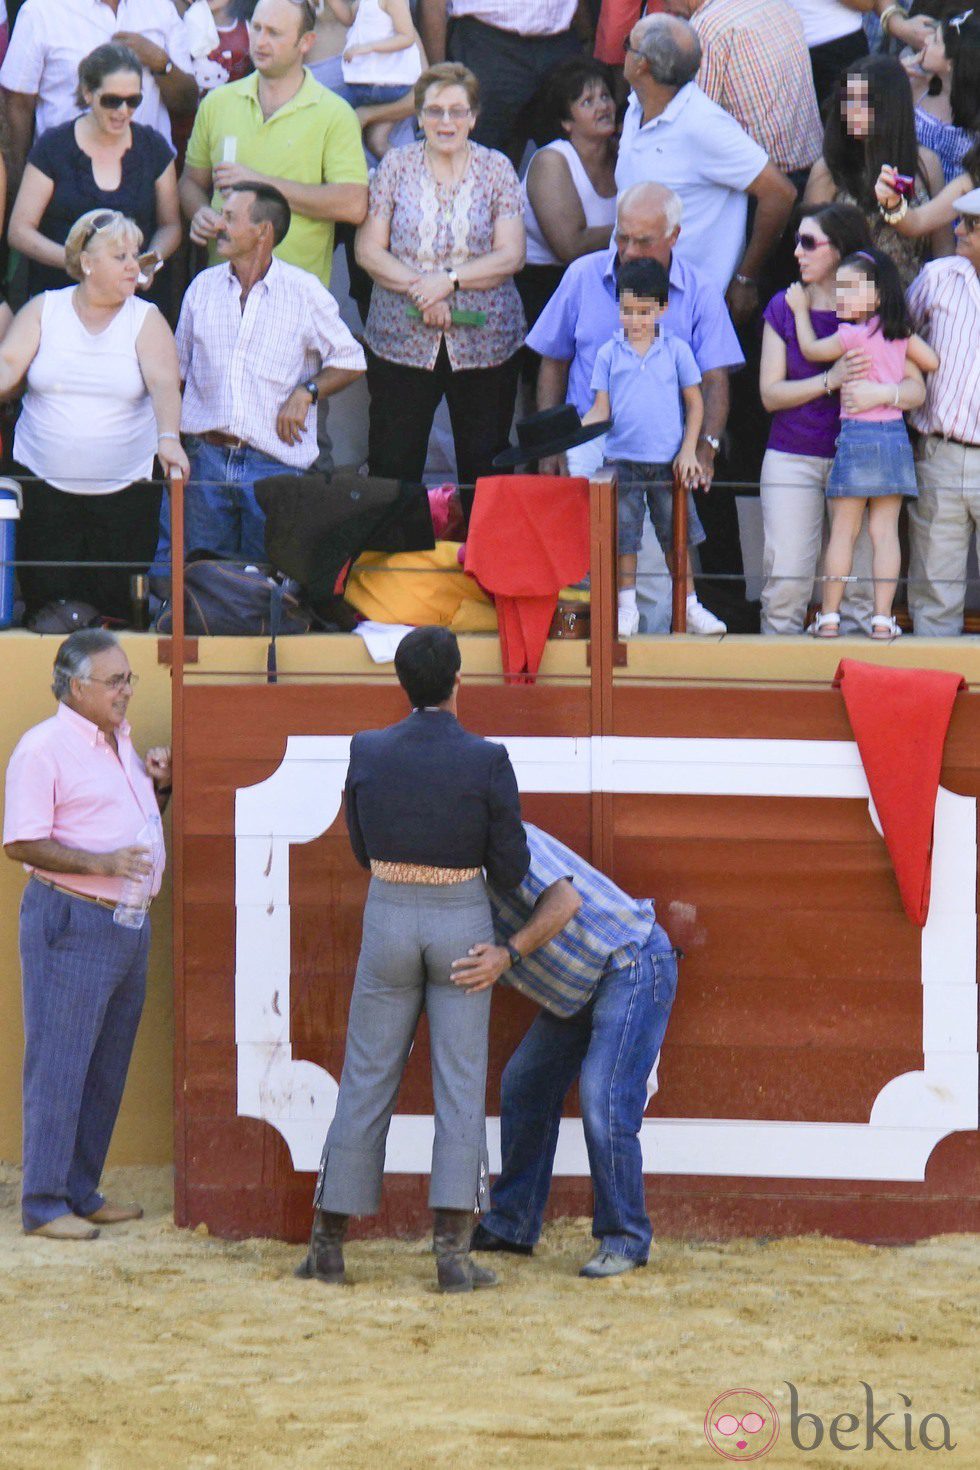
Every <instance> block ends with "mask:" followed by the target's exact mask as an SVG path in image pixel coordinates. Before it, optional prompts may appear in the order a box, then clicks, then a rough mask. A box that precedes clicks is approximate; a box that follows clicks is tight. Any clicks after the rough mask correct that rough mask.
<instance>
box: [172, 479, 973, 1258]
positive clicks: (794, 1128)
mask: <svg viewBox="0 0 980 1470" xmlns="http://www.w3.org/2000/svg"><path fill="white" fill-rule="evenodd" d="M591 500H592V505H591V528H592V538H593V546H592V629H591V631H592V640H591V647H590V650H589V653H590V660H589V668H588V676H587V679H586V680H584V681H583V680H574V679H571V680H568V681H561V682H551V681H549V680H547V679H543V680H541V681H540V682H539V683H538V684H536V685H533V686H529V685H505V684H504V683H503V682H486V681H479V680H477V681H473V680H467V681H466V682H465V683H464V689H463V694H462V699H461V713H462V717H463V719H464V722H465V723H466V724H467V726H468V727H470V728H472V729H474V730H477V731H479V732H480V733H482V734H485V735H489V736H494V737H499V738H504V739H506V740H507V742H508V745H509V748H510V750H511V754H512V757H513V759H514V761H515V766H516V768H517V770H518V773H519V779H520V781H521V785H522V802H523V805H524V810H525V814H526V816H527V818H528V820H531V821H534V822H537V823H538V824H539V825H541V826H543V827H545V828H547V829H548V830H550V831H553V832H554V833H555V835H556V836H558V837H559V838H560V839H562V840H563V841H565V842H567V843H569V844H570V845H571V846H573V847H575V848H576V849H577V850H579V851H581V852H583V853H584V854H586V855H588V856H590V857H591V859H592V861H594V862H595V863H596V864H597V866H599V867H601V868H603V869H604V870H605V871H607V872H609V873H610V875H611V876H612V877H613V878H614V879H615V880H616V881H618V882H619V883H621V884H622V886H623V887H624V888H625V889H627V891H629V892H631V893H634V894H650V895H652V896H653V897H654V898H655V900H656V904H657V910H658V915H659V916H660V918H661V921H662V922H663V924H664V925H665V927H666V928H667V930H668V932H669V933H670V935H671V937H672V939H673V940H674V942H675V943H676V944H678V945H679V946H680V948H681V949H682V950H684V951H685V954H686V959H685V960H684V961H683V963H682V966H681V983H680V988H679V993H678V1000H677V1003H676V1006H675V1009H674V1015H673V1017H672V1019H671V1023H670V1027H669V1029H668V1034H667V1040H666V1043H665V1046H664V1049H663V1056H662V1059H661V1064H660V1077H659V1080H660V1090H659V1092H658V1093H657V1095H656V1097H655V1098H654V1100H653V1102H652V1104H651V1107H650V1109H649V1110H648V1116H647V1119H646V1120H645V1122H644V1127H643V1133H642V1143H643V1148H644V1159H645V1167H646V1169H647V1174H648V1180H647V1182H648V1203H649V1208H650V1211H651V1214H652V1216H653V1219H654V1223H655V1227H656V1228H657V1230H658V1231H660V1232H664V1233H668V1234H675V1235H689V1236H705V1235H711V1236H727V1235H733V1234H742V1233H750V1234H765V1235H775V1234H788V1233H794V1232H799V1231H807V1230H822V1231H826V1232H830V1233H835V1234H841V1235H849V1236H853V1237H856V1238H868V1239H876V1240H910V1239H915V1238H917V1237H920V1236H924V1235H930V1234H934V1233H937V1232H939V1231H945V1230H975V1229H980V1134H978V1132H977V1001H976V996H977V990H976V972H977V933H976V899H977V857H976V800H977V798H978V797H980V699H978V698H977V696H974V695H971V694H965V695H961V696H960V697H959V700H958V702H957V705H956V709H955V712H954V716H953V721H952V725H951V730H950V736H949V740H948V742H947V747H946V759H945V763H944V767H943V774H942V785H943V788H945V789H944V791H943V792H942V793H941V803H940V809H939V819H938V821H937V836H936V859H935V862H936V867H935V871H934V882H933V916H932V917H931V919H930V925H931V927H930V928H929V929H927V931H926V933H925V934H924V935H923V934H920V933H919V931H917V930H915V929H914V928H913V927H912V926H911V925H910V924H909V923H908V922H907V920H906V919H905V917H904V915H903V913H902V909H901V904H900V902H899V898H898V893H897V888H896V885H895V881H894V876H893V874H892V871H891V867H890V863H889V860H888V856H887V853H886V851H885V848H884V844H883V843H882V841H881V838H880V837H879V835H878V833H877V832H876V830H875V828H874V826H873V823H872V821H871V818H870V816H869V809H868V792H867V786H866V783H865V782H864V776H863V771H862V769H861V766H860V760H859V759H858V757H857V755H856V747H855V746H854V745H853V741H852V739H851V735H850V730H849V727H848V724H847V720H846V716H845V713H844V708H843V703H842V700H841V698H840V695H839V694H838V693H837V692H835V691H834V690H832V689H831V688H830V687H829V685H828V684H824V685H821V686H820V687H800V685H799V684H798V683H791V682H788V681H787V682H783V683H781V684H780V683H773V684H770V685H768V686H766V687H752V686H750V685H748V686H742V687H735V686H731V687H726V686H725V685H724V684H715V685H713V686H705V685H704V684H703V683H701V682H699V681H695V680H688V681H685V680H684V679H683V678H678V677H676V675H675V676H674V677H672V678H671V679H670V680H669V681H665V682H663V683H658V682H656V680H646V681H644V680H642V679H638V678H636V677H635V674H634V671H632V670H628V671H624V672H623V673H622V674H618V673H617V670H616V622H615V617H616V564H615V525H616V518H615V493H614V488H613V486H612V484H611V483H610V482H596V483H595V484H594V485H593V486H592V490H591ZM179 520H180V515H179V488H178V489H177V491H176V492H175V500H174V547H175V574H174V593H175V604H176V600H177V595H178V588H179V587H180V586H181V577H180V571H179V568H178V566H177V563H178V562H179V560H180V551H179V548H180V547H181V545H182V541H181V539H180V532H179ZM183 632H184V629H183V626H182V624H180V623H178V620H177V607H176V605H175V620H174V665H173V677H174V715H175V723H174V747H175V799H176V807H177V810H176V812H175V818H174V845H175V854H174V858H175V914H174V922H175V930H174V963H175V1024H176V1031H177V1037H176V1077H175V1113H176V1129H177V1138H176V1145H175V1158H176V1163H177V1199H176V1214H177V1220H178V1223H180V1224H186V1225H195V1224H197V1223H199V1222H201V1221H204V1222H205V1223H207V1225H208V1226H209V1228H210V1229H211V1230H212V1231H213V1232H214V1233H217V1234H222V1235H230V1236H235V1235H245V1234H272V1235H278V1236H282V1237H285V1238H289V1239H295V1240H301V1239H303V1238H304V1237H305V1235H306V1234H307V1232H308V1228H309V1216H310V1200H311V1194H312V1187H313V1173H314V1170H315V1167H316V1160H317V1157H318V1154H319V1146H320V1142H321V1141H322V1137H323V1134H324V1132H325V1130H326V1126H327V1123H328V1121H329V1117H330V1115H331V1110H332V1098H333V1096H334V1095H335V1088H336V1079H337V1078H338V1077H339V1075H340V1067H341V1062H342V1057H343V1046H344V1026H345V1019H346V1014H347V1006H348V1003H349V996H350V989H351V982H352V977H353V972H354V965H355V961H356V955H357V949H358V945H359V939H360V924H361V913H362V908H363V902H364V896H365V892H366V886H367V880H366V877H365V875H364V874H363V873H362V871H361V870H360V869H359V868H358V867H357V865H356V863H355V862H354V860H353V858H352V856H351V854H350V851H349V845H348V842H347V838H346V833H345V830H344V824H343V817H342V815H341V813H340V805H339V803H340V789H341V786H342V779H343V772H344V769H345V766H346V749H347V742H348V739H349V737H350V735H351V734H353V733H355V732H356V731H357V730H360V729H364V728H370V727H377V726H379V725H382V724H386V723H388V722H390V721H392V720H395V719H398V718H400V717H401V716H402V715H403V713H404V708H405V706H404V699H403V696H402V694H401V691H400V690H399V689H398V687H397V685H396V683H395V681H394V679H393V677H392V676H391V675H390V673H388V674H382V675H380V676H379V677H377V678H375V679H373V680H365V679H361V678H358V679H351V680H349V681H340V682H337V681H332V682H330V683H328V684H326V685H324V684H323V683H316V682H313V681H311V680H304V679H302V678H298V677H289V676H285V677H283V678H282V680H281V682H280V684H279V685H277V686H269V685H267V684H265V683H264V682H254V683H248V684H242V683H238V684H235V683H233V682H231V681H229V680H218V681H214V682H210V683H209V682H208V680H207V677H206V676H202V674H201V672H200V670H197V671H194V670H192V671H191V678H190V679H189V680H188V679H187V672H186V670H185V667H184V646H185V640H184V638H183ZM819 652H820V650H816V653H819ZM465 672H466V670H465V665H464V674H465ZM627 674H628V675H629V677H626V675H627ZM532 1015H533V1009H532V1008H531V1007H530V1006H529V1005H528V1004H527V1002H525V1001H524V1000H523V999H522V998H521V997H519V996H517V995H516V994H515V993H513V992H512V991H509V990H507V989H506V987H499V988H498V992H497V994H496V995H495V997H494V1011H493V1023H492V1034H491V1067H490V1078H489V1088H488V1117H489V1119H490V1137H491V1151H492V1153H493V1148H494V1140H495V1137H496V1134H495V1122H494V1120H495V1119H496V1117H497V1115H498V1111H499V1079H500V1074H501V1071H502V1068H503V1066H504V1064H505V1062H506V1059H507V1057H508V1056H509V1055H510V1053H511V1051H512V1049H513V1047H514V1045H515V1044H516V1042H517V1040H518V1039H519V1037H520V1035H521V1034H522V1033H523V1031H524V1029H525V1028H526V1026H527V1024H528V1022H529V1020H530V1018H531V1016H532ZM431 1114H432V1099H431V1087H430V1083H429V1079H428V1047H427V1039H426V1035H425V1028H424V1025H423V1027H422V1028H421V1030H420V1034H419V1038H418V1041H417V1044H416V1046H415V1049H414V1051H413V1053H412V1057H411V1059H410V1062H409V1065H408V1069H407V1071H406V1075H405V1080H404V1084H403V1087H402V1091H401V1094H400V1097H399V1105H398V1112H397V1114H396V1116H395V1119H394V1120H393V1124H392V1133H391V1135H390V1138H389V1155H388V1168H389V1174H388V1176H387V1178H386V1184H385V1193H384V1203H383V1208H382V1211H381V1214H380V1215H379V1216H378V1217H377V1218H376V1219H374V1220H372V1221H366V1222H362V1226H361V1228H362V1229H364V1230H371V1231H380V1232H383V1233H395V1232H402V1231H414V1230H417V1229H422V1228H424V1227H425V1225H426V1224H427V1223H428V1218H429V1217H428V1211H427V1208H426V1191H427V1183H428V1181H427V1178H426V1173H425V1171H426V1158H427V1152H426V1151H427V1147H428V1144H429V1141H430V1139H431ZM577 1114H578V1108H577V1101H576V1098H575V1095H574V1093H573V1094H572V1095H571V1096H570V1098H569V1103H568V1109H567V1116H566V1119H565V1122H564V1123H563V1134H562V1142H561V1144H560V1147H559V1156H558V1163H557V1167H556V1178H555V1184H554V1189H553V1192H552V1210H553V1212H556V1213H568V1212H584V1211H587V1210H588V1209H589V1208H590V1190H589V1185H588V1178H587V1168H588V1165H587V1159H586V1158H585V1153H584V1146H583V1144H582V1138H581V1127H580V1122H579V1120H578V1117H577Z"/></svg>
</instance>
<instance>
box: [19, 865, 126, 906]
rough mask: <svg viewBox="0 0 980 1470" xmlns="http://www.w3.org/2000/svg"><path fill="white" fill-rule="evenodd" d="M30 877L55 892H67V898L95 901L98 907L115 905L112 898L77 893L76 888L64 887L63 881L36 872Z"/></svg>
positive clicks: (88, 901) (84, 901)
mask: <svg viewBox="0 0 980 1470" xmlns="http://www.w3.org/2000/svg"><path fill="white" fill-rule="evenodd" d="M31 877H32V878H33V879H34V882H35V883H43V884H44V886H45V888H53V889H54V891H55V893H67V895H68V897H69V898H80V899H81V900H82V903H95V904H98V906H99V908H100V909H114V908H115V907H116V901H115V899H113V898H99V897H97V895H96V894H94V893H79V892H78V890H77V889H76V888H66V887H65V885H64V884H63V883H52V881H51V879H50V878H41V877H39V875H38V874H37V873H32V874H31Z"/></svg>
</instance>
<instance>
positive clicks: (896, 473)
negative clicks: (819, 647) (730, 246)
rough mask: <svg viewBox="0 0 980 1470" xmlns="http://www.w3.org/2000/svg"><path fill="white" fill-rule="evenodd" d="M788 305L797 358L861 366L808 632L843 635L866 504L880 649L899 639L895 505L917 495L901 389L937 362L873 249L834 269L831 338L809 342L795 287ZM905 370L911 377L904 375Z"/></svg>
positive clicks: (834, 480)
mask: <svg viewBox="0 0 980 1470" xmlns="http://www.w3.org/2000/svg"><path fill="white" fill-rule="evenodd" d="M786 304H787V305H788V306H789V307H790V309H791V310H792V312H793V316H794V317H795V319H796V335H797V338H798V340H799V344H800V350H801V352H802V353H803V356H804V357H805V358H806V359H807V361H808V362H824V363H832V362H836V361H837V359H838V358H839V357H843V356H844V354H845V353H846V352H850V351H852V350H855V349H856V350H857V351H859V352H862V353H863V354H864V356H865V358H866V360H867V369H866V372H865V374H864V376H863V378H862V379H861V380H860V381H859V382H858V383H852V384H848V383H845V385H844V388H843V389H842V391H841V426H840V434H839V436H838V439H837V453H836V455H835V456H834V463H833V466H832V468H831V471H830V478H829V479H828V481H827V499H828V500H829V502H830V540H829V541H828V543H827V551H826V555H825V557H824V570H823V578H824V581H823V587H824V591H823V607H822V609H821V611H820V612H819V613H817V616H816V619H815V620H814V622H813V624H812V626H811V629H810V631H811V632H812V633H814V634H816V635H817V636H818V637H821V638H836V637H837V635H838V633H839V631H840V605H841V599H842V598H843V595H844V581H845V579H846V578H847V577H849V576H850V574H851V563H852V561H853V557H854V543H855V541H856V540H857V538H858V533H859V532H860V530H861V522H862V520H863V519H864V508H865V506H868V530H869V532H870V535H871V546H872V559H871V569H872V575H873V577H874V609H875V610H874V617H873V618H872V619H871V636H872V638H876V639H880V640H884V641H887V640H889V639H892V638H898V637H899V636H900V635H901V631H902V630H901V628H900V627H899V626H898V624H897V623H896V621H895V619H894V617H893V616H892V603H893V601H894V599H895V589H896V587H897V585H898V574H899V570H900V567H901V549H900V547H899V540H898V514H899V511H900V510H901V508H902V497H903V496H904V495H907V496H909V497H914V496H916V495H917V494H918V489H917V486H916V482H915V464H914V462H913V459H912V447H911V445H910V444H909V436H908V432H907V430H906V428H905V420H904V418H903V417H902V408H901V406H900V398H901V391H902V387H903V384H905V383H906V382H909V383H911V384H913V385H917V387H918V388H919V389H920V390H921V383H922V379H921V376H920V375H921V373H931V372H934V371H935V369H936V368H937V367H938V366H939V358H938V357H937V356H936V354H935V353H934V352H933V350H932V348H931V347H929V346H928V345H927V343H925V342H923V340H922V338H921V337H917V336H915V335H914V334H913V332H912V326H911V323H910V321H909V314H908V308H907V306H906V304H905V294H904V292H903V290H902V282H901V278H900V277H899V274H898V270H897V268H896V266H895V263H894V261H892V260H891V259H890V258H889V257H888V256H887V255H884V254H883V253H882V252H881V251H880V250H859V251H858V252H857V254H855V255H849V256H848V257H847V258H846V259H845V260H842V261H841V263H840V266H839V267H838V270H837V319H838V321H839V323H840V325H839V327H838V329H837V331H836V332H835V333H834V335H833V336H832V337H823V338H819V339H818V338H817V336H816V335H815V333H814V330H813V324H812V323H811V321H810V308H809V305H808V302H807V297H806V293H805V292H804V290H803V288H802V286H800V285H798V284H797V285H794V286H791V287H790V289H789V290H788V291H787V293H786ZM908 364H912V366H913V368H914V369H915V370H916V371H914V372H913V373H911V374H910V373H909V371H908ZM849 389H850V391H849ZM828 391H829V390H828ZM921 401H922V399H921V397H919V398H917V400H916V402H921ZM859 404H861V405H863V406H862V407H859V406H858V405H859ZM910 406H912V407H914V406H915V405H914V404H913V405H910Z"/></svg>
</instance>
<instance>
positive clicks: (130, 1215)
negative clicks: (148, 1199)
mask: <svg viewBox="0 0 980 1470" xmlns="http://www.w3.org/2000/svg"><path fill="white" fill-rule="evenodd" d="M85 1218H86V1220H91V1222H92V1224H93V1225H119V1224H121V1223H122V1221H123V1220H142V1218H143V1206H142V1205H114V1204H113V1203H112V1201H111V1200H108V1199H107V1200H106V1201H105V1203H104V1204H103V1205H100V1207H99V1208H98V1209H97V1210H93V1211H92V1213H91V1215H86V1216H85Z"/></svg>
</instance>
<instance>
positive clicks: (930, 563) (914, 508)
mask: <svg viewBox="0 0 980 1470" xmlns="http://www.w3.org/2000/svg"><path fill="white" fill-rule="evenodd" d="M915 467H916V477H917V479H918V481H919V498H918V500H917V501H915V502H914V503H913V504H911V505H910V506H909V527H910V531H911V542H912V557H911V563H910V566H909V610H910V612H911V613H912V625H913V627H914V629H915V632H916V633H917V634H918V635H919V636H920V637H922V636H925V637H932V638H956V637H958V635H959V634H960V633H962V631H963V602H964V599H965V597H966V559H967V555H968V553H969V550H970V542H971V540H973V539H974V538H975V537H976V535H977V530H978V528H980V448H971V447H968V446H967V445H965V444H951V443H950V442H949V440H948V439H941V438H939V436H938V435H936V434H929V435H927V436H926V437H925V438H924V439H923V440H922V441H921V443H920V445H919V449H918V453H917V454H916V466H915Z"/></svg>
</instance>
